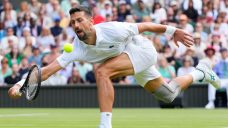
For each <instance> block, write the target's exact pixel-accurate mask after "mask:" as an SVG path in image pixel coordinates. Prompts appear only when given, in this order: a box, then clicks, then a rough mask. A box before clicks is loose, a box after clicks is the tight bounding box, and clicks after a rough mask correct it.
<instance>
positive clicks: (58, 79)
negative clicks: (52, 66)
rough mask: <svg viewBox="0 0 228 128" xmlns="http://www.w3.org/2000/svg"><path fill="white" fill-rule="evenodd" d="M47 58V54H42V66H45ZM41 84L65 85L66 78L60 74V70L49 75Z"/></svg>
mask: <svg viewBox="0 0 228 128" xmlns="http://www.w3.org/2000/svg"><path fill="white" fill-rule="evenodd" d="M48 61H49V60H48V58H47V56H43V58H42V67H45V66H47V65H48ZM41 84H42V85H49V86H50V85H51V86H56V85H67V79H66V77H64V76H62V75H60V72H56V73H55V74H53V75H52V76H51V77H49V78H48V79H47V80H45V81H43V82H42V83H41Z"/></svg>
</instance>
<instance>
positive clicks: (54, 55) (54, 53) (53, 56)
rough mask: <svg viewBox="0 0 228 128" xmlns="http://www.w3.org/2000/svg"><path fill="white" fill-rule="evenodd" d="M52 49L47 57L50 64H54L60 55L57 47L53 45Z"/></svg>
mask: <svg viewBox="0 0 228 128" xmlns="http://www.w3.org/2000/svg"><path fill="white" fill-rule="evenodd" d="M50 47H51V52H50V53H48V54H47V55H46V58H47V62H48V64H50V63H51V62H53V61H54V60H55V59H56V58H57V57H58V56H59V55H60V53H59V50H58V49H59V48H58V46H57V45H51V46H50Z"/></svg>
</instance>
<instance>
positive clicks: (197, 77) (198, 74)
mask: <svg viewBox="0 0 228 128" xmlns="http://www.w3.org/2000/svg"><path fill="white" fill-rule="evenodd" d="M190 75H192V78H193V82H198V81H200V80H202V79H203V77H204V73H203V72H202V71H200V70H197V69H196V70H194V71H192V72H191V73H190Z"/></svg>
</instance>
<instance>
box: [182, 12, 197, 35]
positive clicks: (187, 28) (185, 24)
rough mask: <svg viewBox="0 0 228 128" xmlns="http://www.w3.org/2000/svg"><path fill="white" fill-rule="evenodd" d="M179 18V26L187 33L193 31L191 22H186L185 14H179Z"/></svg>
mask: <svg viewBox="0 0 228 128" xmlns="http://www.w3.org/2000/svg"><path fill="white" fill-rule="evenodd" d="M179 19H180V24H179V27H180V28H181V29H184V30H185V31H187V32H189V33H193V31H194V28H193V26H192V25H191V24H189V23H188V17H187V16H186V15H185V14H181V15H180V17H179Z"/></svg>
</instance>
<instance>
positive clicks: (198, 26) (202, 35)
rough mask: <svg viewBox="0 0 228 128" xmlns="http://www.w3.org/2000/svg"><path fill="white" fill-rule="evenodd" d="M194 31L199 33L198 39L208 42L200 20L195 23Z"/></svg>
mask: <svg viewBox="0 0 228 128" xmlns="http://www.w3.org/2000/svg"><path fill="white" fill-rule="evenodd" d="M195 32H197V33H199V34H200V39H201V41H202V42H203V43H206V42H208V34H207V33H206V32H205V31H204V28H203V25H202V23H201V22H197V23H196V25H195Z"/></svg>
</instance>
